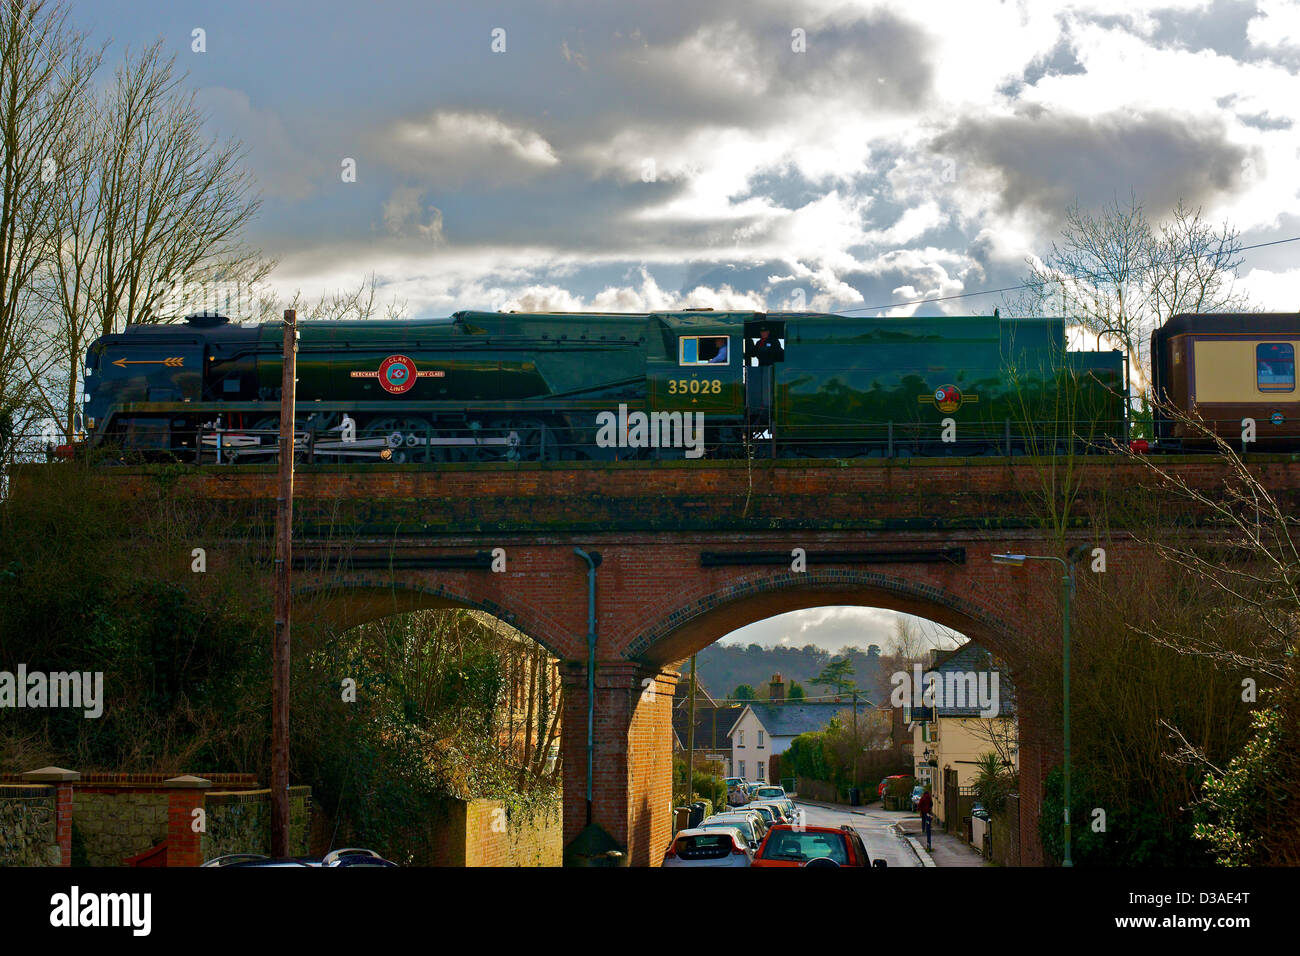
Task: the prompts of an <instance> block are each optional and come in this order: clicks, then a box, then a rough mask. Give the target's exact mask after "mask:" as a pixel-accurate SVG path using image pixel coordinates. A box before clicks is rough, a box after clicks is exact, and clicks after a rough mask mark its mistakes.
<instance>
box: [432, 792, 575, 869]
mask: <svg viewBox="0 0 1300 956" xmlns="http://www.w3.org/2000/svg"><path fill="white" fill-rule="evenodd" d="M563 854H564V826H563V819H562V817H561V814H560V807H559V802H558V801H557V802H556V803H554V804H551V805H549V806H546V807H543V808H540V809H539V810H538V811H537V812H536V813H535V814H534V815H533V816H531V817H529V816H526V815H525V814H523V813H520V812H513V813H512V812H509V811H508V809H507V807H506V805H505V804H504V803H502V802H501V801H499V800H453V801H449V802H447V803H446V804H445V805H444V806H443V808H442V813H441V815H440V816H439V818H438V820H437V821H436V822H435V823H434V824H433V825H432V826H431V827H430V847H429V855H430V859H431V861H432V863H433V864H434V865H435V866H511V867H514V866H559V865H560V864H561V862H562V857H563Z"/></svg>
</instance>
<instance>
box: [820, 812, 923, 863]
mask: <svg viewBox="0 0 1300 956" xmlns="http://www.w3.org/2000/svg"><path fill="white" fill-rule="evenodd" d="M795 803H796V804H797V805H798V806H799V808H800V809H801V810H803V811H804V814H805V818H804V822H805V823H808V824H810V825H814V826H833V827H838V826H843V825H844V824H846V823H847V824H849V825H850V826H852V827H853V829H855V830H856V831H858V836H860V837H862V842H863V843H864V844H865V845H866V847H867V853H869V854H870V855H871V858H872V859H873V860H875V859H877V858H879V859H883V860H885V861H887V862H888V863H889V865H890V867H897V866H920V865H921V861H920V860H919V859H917V856H916V854H915V853H914V852H913V851H912V848H911V846H910V845H909V844H908V842H907V840H905V839H903V837H901V836H899V834H898V831H897V830H896V829H895V828H894V824H895V823H897V822H898V821H899V820H900V819H901V816H900V814H898V813H886V812H885V811H884V810H881V809H880V804H878V803H876V804H872V805H871V806H868V807H856V808H854V809H853V810H850V809H849V808H848V807H835V806H831V805H829V804H816V803H805V802H804V801H802V800H799V799H798V798H796V799H795Z"/></svg>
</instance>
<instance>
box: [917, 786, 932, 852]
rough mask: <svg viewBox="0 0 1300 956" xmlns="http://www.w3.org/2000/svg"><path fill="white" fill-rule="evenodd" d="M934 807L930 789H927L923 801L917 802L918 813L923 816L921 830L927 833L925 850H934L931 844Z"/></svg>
mask: <svg viewBox="0 0 1300 956" xmlns="http://www.w3.org/2000/svg"><path fill="white" fill-rule="evenodd" d="M933 807H934V800H933V798H932V797H931V796H930V788H929V787H926V788H925V793H923V794H921V799H920V800H918V801H917V802H916V812H917V813H919V814H921V830H922V831H923V832H924V833H925V848H926V849H927V850H932V849H934V847H933V846H931V844H930V811H931V809H932V808H933Z"/></svg>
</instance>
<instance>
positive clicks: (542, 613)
mask: <svg viewBox="0 0 1300 956" xmlns="http://www.w3.org/2000/svg"><path fill="white" fill-rule="evenodd" d="M1251 461H1252V465H1251V467H1253V468H1255V469H1257V470H1258V473H1259V474H1260V476H1261V478H1262V479H1263V481H1264V483H1265V484H1266V485H1267V486H1269V487H1270V488H1271V489H1275V490H1276V491H1277V493H1278V495H1279V498H1280V501H1281V503H1282V505H1283V507H1284V508H1290V510H1292V511H1296V512H1300V461H1296V460H1291V458H1289V457H1286V456H1262V455H1252V456H1251ZM1073 465H1074V467H1075V469H1076V470H1075V474H1074V475H1073V476H1072V477H1074V478H1077V480H1078V482H1079V490H1078V496H1077V499H1076V502H1075V506H1074V512H1073V513H1074V515H1075V516H1076V520H1075V523H1074V524H1073V526H1072V530H1071V531H1070V538H1071V543H1096V542H1097V540H1098V536H1099V535H1100V534H1102V533H1103V532H1102V531H1101V530H1100V527H1104V529H1105V531H1104V533H1105V534H1107V535H1109V537H1108V538H1107V539H1106V540H1105V544H1106V547H1107V549H1108V565H1109V567H1110V570H1112V571H1118V572H1120V573H1122V569H1123V567H1124V561H1125V560H1126V556H1127V555H1130V554H1131V553H1132V552H1133V549H1134V545H1133V544H1132V543H1131V541H1129V540H1128V538H1127V536H1126V533H1125V531H1124V530H1123V528H1122V527H1119V526H1117V525H1116V524H1115V522H1114V521H1112V522H1110V523H1109V524H1107V525H1104V526H1099V527H1098V528H1094V527H1093V526H1092V524H1091V521H1092V518H1093V516H1094V515H1100V514H1101V509H1102V508H1103V507H1104V506H1110V508H1111V511H1110V515H1111V517H1112V518H1115V517H1116V516H1119V515H1128V514H1134V515H1140V514H1142V513H1143V512H1142V509H1141V508H1140V507H1137V506H1138V505H1140V504H1141V500H1142V497H1143V496H1144V495H1146V494H1148V493H1149V489H1150V488H1151V487H1152V486H1153V485H1154V483H1155V479H1154V477H1153V475H1152V474H1151V472H1150V471H1149V470H1148V469H1147V468H1146V467H1145V466H1143V465H1141V464H1140V463H1135V462H1131V461H1127V460H1124V459H1120V458H1110V457H1101V456H1098V457H1096V458H1087V459H1083V460H1081V461H1076V462H1074V463H1073ZM1161 465H1162V466H1163V467H1166V468H1169V469H1170V470H1172V471H1174V472H1176V473H1177V475H1178V476H1179V477H1180V478H1181V479H1183V480H1185V481H1186V482H1187V483H1188V484H1189V486H1191V487H1193V488H1199V489H1207V490H1208V489H1213V488H1216V487H1218V486H1219V484H1220V483H1221V481H1222V480H1223V477H1224V475H1225V469H1224V466H1223V464H1222V463H1221V462H1219V461H1218V460H1216V459H1214V458H1211V457H1192V456H1188V457H1186V458H1174V457H1164V458H1162V459H1161ZM1052 467H1053V466H1052V464H1050V463H1045V462H1042V461H1036V460H1032V459H1023V458H1022V459H1011V460H998V459H994V460H969V461H968V460H963V459H946V460H927V461H915V462H912V461H907V462H904V461H894V462H885V461H852V462H835V463H830V464H827V463H820V464H812V463H805V462H775V463H772V462H765V463H756V464H755V465H754V466H753V467H752V468H749V467H747V466H746V463H744V462H665V463H658V464H656V465H654V466H646V465H642V464H638V463H617V464H613V465H611V464H608V463H566V464H564V465H563V466H556V465H521V466H519V467H517V468H512V469H501V468H499V467H498V466H495V465H493V466H481V467H480V466H466V467H455V466H451V467H447V466H439V467H437V468H432V469H430V468H424V467H422V466H417V465H411V466H395V467H385V468H383V469H374V468H368V467H365V466H308V467H304V468H302V469H300V470H299V472H298V474H297V477H296V480H295V521H296V522H297V525H296V534H297V535H298V538H297V541H296V543H295V554H297V555H300V556H304V557H306V558H308V559H309V560H315V559H316V558H324V557H331V556H333V557H338V556H340V555H341V554H345V553H346V554H349V555H351V556H352V557H354V558H366V557H372V558H381V559H382V558H383V557H384V556H385V555H388V554H390V553H393V552H392V548H393V546H394V542H396V546H397V550H398V553H400V556H402V557H404V558H420V557H430V558H432V557H438V556H445V555H448V554H466V553H472V552H476V551H482V550H490V549H491V548H494V547H504V548H505V549H506V552H507V556H508V569H507V572H506V573H499V574H497V573H488V572H485V571H476V570H449V569H433V568H412V567H404V568H398V569H386V568H377V569H370V570H347V571H342V572H339V571H336V570H332V571H329V572H327V573H321V572H312V571H310V570H304V571H303V572H301V573H299V574H297V575H296V582H297V585H298V589H299V590H298V598H297V599H296V601H297V602H299V603H298V607H299V608H301V614H299V612H298V610H297V609H296V611H295V620H300V621H302V622H303V627H304V629H309V628H310V626H311V623H310V622H312V621H313V620H319V621H321V622H322V623H331V622H332V623H334V624H340V623H341V624H353V623H358V622H360V621H364V620H370V619H374V618H376V617H379V616H383V615H386V614H392V613H396V612H400V611H407V610H412V609H415V608H419V607H432V606H441V607H446V606H461V607H471V608H477V609H480V610H483V611H486V612H488V613H490V614H493V615H495V616H497V617H499V618H500V619H502V620H504V621H506V622H507V623H510V624H512V625H513V626H515V627H517V628H519V629H520V630H521V631H523V632H524V633H525V634H527V635H528V636H529V637H531V638H533V639H534V640H536V641H538V642H539V643H540V644H542V645H543V646H544V647H546V648H547V649H548V650H549V651H550V652H551V653H552V654H553V655H554V656H556V657H557V658H559V659H560V660H561V661H563V662H565V665H564V672H565V676H564V681H565V686H566V695H565V714H564V720H563V737H562V748H563V753H564V766H565V782H564V794H565V799H564V811H563V813H564V828H565V834H566V839H572V838H573V837H574V836H576V835H577V833H578V832H579V831H580V830H581V829H582V827H583V826H584V825H585V822H586V801H585V792H584V790H585V782H586V779H585V778H586V754H585V746H586V739H585V738H586V684H585V675H584V669H585V665H586V647H585V640H584V637H585V633H586V573H585V571H586V568H585V565H584V564H583V563H582V562H581V561H579V560H578V559H577V558H576V557H575V555H574V554H573V547H574V546H575V545H577V546H581V547H583V548H585V549H587V550H588V551H591V550H599V551H600V552H601V554H602V556H603V558H604V563H603V564H602V565H601V568H600V570H599V573H598V584H597V613H598V618H599V623H598V631H599V640H598V656H599V663H598V668H597V688H596V702H595V703H596V740H597V748H596V758H595V795H594V803H593V819H594V820H595V822H597V823H600V824H601V825H602V826H604V827H605V828H606V829H607V830H608V831H609V832H610V833H611V834H613V835H614V836H615V838H616V839H617V840H619V841H620V842H622V843H624V844H625V845H626V846H627V849H628V852H629V854H630V855H631V858H632V860H633V862H635V863H653V862H656V861H657V860H658V858H659V856H660V851H661V850H662V848H663V845H664V844H666V842H667V840H668V838H669V833H670V821H669V813H670V809H671V751H670V747H671V732H670V724H669V719H670V706H669V705H670V701H671V693H672V688H671V684H672V682H673V681H675V679H676V678H675V675H671V676H670V675H668V674H667V672H666V670H665V669H666V668H668V667H669V666H670V665H671V664H672V663H673V662H675V661H679V660H682V659H684V658H686V657H688V656H689V655H690V654H691V653H692V652H693V651H696V650H699V649H701V648H703V647H705V646H707V645H709V644H711V643H712V642H713V641H715V640H717V639H718V638H719V637H721V636H723V635H724V634H726V633H728V632H730V631H733V630H736V629H737V628H739V627H742V626H744V625H746V624H750V623H753V622H754V621H756V620H760V619H763V618H766V617H770V616H773V615H775V614H780V613H784V612H786V611H791V610H797V609H800V608H807V607H815V606H819V605H827V604H849V605H865V606H875V607H884V608H890V609H893V610H899V611H905V612H909V613H914V614H919V615H921V616H923V617H927V618H930V619H932V620H935V621H938V622H939V623H942V624H946V625H948V626H951V627H954V628H956V629H957V630H959V631H962V632H964V633H966V634H967V635H968V636H970V637H972V638H973V639H976V640H978V641H980V642H981V643H983V644H985V645H986V646H988V647H989V648H990V649H991V650H993V652H994V653H995V654H997V655H999V656H1000V657H1002V658H1003V659H1004V660H1006V661H1007V662H1008V664H1009V666H1010V669H1011V671H1012V673H1013V676H1014V673H1015V670H1016V668H1017V665H1018V663H1021V662H1023V661H1024V660H1025V655H1026V653H1028V651H1029V649H1032V648H1038V647H1043V646H1050V642H1051V641H1053V640H1056V637H1055V628H1056V625H1055V623H1054V622H1055V621H1056V620H1057V619H1056V616H1055V607H1056V601H1057V591H1056V586H1055V581H1056V579H1055V571H1054V570H1053V569H1052V568H1050V567H1047V566H1035V567H1026V568H1022V569H1011V568H1006V567H999V566H995V565H993V564H992V563H991V561H990V556H991V555H992V554H993V553H995V552H997V551H1008V550H1009V551H1019V552H1028V553H1034V552H1035V551H1039V550H1041V549H1043V548H1048V547H1053V546H1054V545H1053V544H1050V543H1049V541H1048V535H1047V533H1046V532H1045V531H1044V530H1043V528H1044V525H1043V522H1042V520H1041V516H1040V515H1039V514H1037V513H1036V509H1035V508H1034V507H1032V502H1033V501H1034V500H1035V499H1036V498H1037V497H1038V496H1039V495H1041V489H1042V482H1043V479H1044V478H1045V477H1046V476H1048V474H1049V472H1050V470H1051V469H1052ZM15 476H16V477H15V482H16V484H21V481H22V480H26V479H28V478H30V479H38V478H39V472H38V471H35V470H30V469H29V470H26V471H25V470H24V469H22V468H19V469H16V470H15ZM1058 477H1059V476H1058ZM105 480H107V481H111V482H114V483H115V487H117V488H119V489H121V491H122V493H123V494H124V495H134V496H137V497H139V498H141V499H142V500H144V499H146V498H148V496H150V495H152V496H155V497H157V496H160V495H170V496H171V497H173V498H183V499H185V500H186V502H187V503H188V504H191V505H196V506H199V507H210V508H213V509H214V511H215V512H216V513H217V515H218V516H222V517H226V518H229V519H231V520H237V521H242V522H250V521H251V522H258V523H261V524H263V525H266V526H269V524H270V521H271V516H272V514H273V509H274V502H275V494H276V488H275V472H274V468H272V467H266V466H239V467H235V468H206V469H196V470H194V471H190V472H186V473H184V474H181V475H180V476H179V477H176V476H175V474H174V473H173V474H172V475H169V476H168V477H167V481H166V482H163V481H159V479H158V478H157V477H155V476H154V474H153V472H152V471H151V470H150V469H147V468H145V469H115V470H113V471H112V472H111V474H108V473H106V476H105ZM1163 507H1164V508H1165V510H1164V513H1163V517H1164V518H1165V519H1172V518H1182V517H1188V516H1193V517H1194V515H1192V514H1191V512H1189V511H1188V509H1187V507H1185V506H1184V505H1182V504H1181V503H1177V502H1173V501H1169V500H1168V499H1167V498H1166V500H1165V501H1164V502H1163ZM1129 509H1132V510H1129ZM1133 520H1138V519H1136V518H1135V519H1133ZM366 536H371V537H379V538H382V539H383V543H382V545H375V546H370V545H367V544H366V543H365V541H364V540H363V539H364V537H366ZM331 542H334V543H331ZM338 542H343V543H342V544H339V543H338ZM794 547H802V548H805V549H807V550H809V551H815V550H891V549H892V550H899V549H912V548H949V547H962V548H964V549H965V551H966V560H965V562H964V563H941V564H936V563H916V564H888V565H858V566H827V565H821V566H810V567H809V569H808V572H807V573H804V574H799V573H795V572H792V571H790V570H789V569H786V568H781V567H770V568H761V567H757V568H756V567H753V566H740V567H709V568H705V567H702V566H701V561H700V552H701V551H703V550H710V551H724V550H772V551H784V552H785V553H789V550H790V549H792V548H794ZM226 559H227V558H226V557H225V556H224V554H223V551H222V549H219V548H214V549H211V550H210V551H209V562H210V564H212V563H219V562H221V561H222V560H226ZM232 560H233V559H232ZM647 678H649V679H651V680H652V683H654V684H656V685H663V688H662V689H661V690H660V691H659V695H660V696H661V697H662V698H663V702H662V704H661V703H658V702H656V701H655V700H653V699H651V700H646V699H643V698H642V696H641V694H642V690H643V687H642V684H641V682H642V681H643V680H645V679H647ZM1022 689H1027V688H1023V687H1022ZM1022 703H1023V702H1022ZM1022 713H1023V710H1022ZM1057 738H1059V730H1057V729H1056V722H1055V721H1053V720H1051V719H1049V718H1046V717H1045V718H1043V719H1041V720H1038V721H1037V722H1035V721H1034V719H1033V718H1032V717H1031V718H1024V717H1022V729H1021V780H1022V788H1021V801H1020V825H1021V827H1020V829H1021V834H1022V838H1023V839H1022V855H1023V857H1024V859H1025V862H1027V863H1034V862H1038V861H1040V858H1041V854H1039V853H1038V848H1037V839H1036V834H1037V820H1038V815H1039V802H1040V799H1039V798H1040V794H1039V786H1037V785H1035V781H1037V782H1038V783H1039V784H1041V780H1042V778H1043V774H1044V773H1045V772H1046V769H1047V767H1049V766H1050V765H1051V762H1052V760H1053V759H1054V757H1055V755H1056V753H1057V750H1058V749H1059V744H1058V742H1057Z"/></svg>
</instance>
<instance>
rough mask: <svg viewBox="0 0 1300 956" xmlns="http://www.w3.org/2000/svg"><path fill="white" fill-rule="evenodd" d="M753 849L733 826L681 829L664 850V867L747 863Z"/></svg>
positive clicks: (748, 863) (752, 856)
mask: <svg viewBox="0 0 1300 956" xmlns="http://www.w3.org/2000/svg"><path fill="white" fill-rule="evenodd" d="M753 862H754V849H753V848H752V847H751V846H750V845H749V844H748V842H747V841H746V840H745V838H744V836H742V835H741V832H740V830H738V829H737V828H735V827H710V828H708V829H705V828H703V827H695V828H693V829H690V830H680V831H678V833H677V836H675V837H674V838H673V842H672V845H671V846H669V847H668V849H667V850H666V851H665V852H664V862H663V865H664V866H665V867H679V866H707V867H719V866H724V867H737V866H749V865H750V864H751V863H753Z"/></svg>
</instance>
